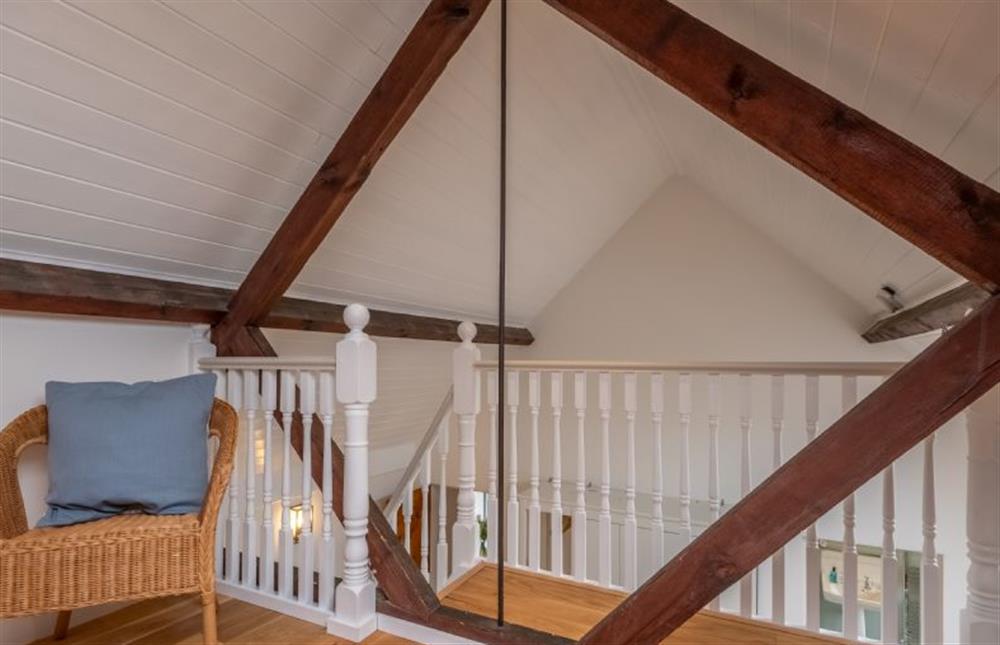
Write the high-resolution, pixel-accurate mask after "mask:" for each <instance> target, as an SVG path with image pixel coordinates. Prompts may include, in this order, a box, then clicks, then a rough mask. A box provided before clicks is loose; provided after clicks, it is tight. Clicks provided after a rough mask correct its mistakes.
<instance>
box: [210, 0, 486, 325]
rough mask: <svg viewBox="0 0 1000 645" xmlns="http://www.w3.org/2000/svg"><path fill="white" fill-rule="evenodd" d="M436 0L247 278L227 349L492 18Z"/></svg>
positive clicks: (231, 317) (472, 3) (478, 8)
mask: <svg viewBox="0 0 1000 645" xmlns="http://www.w3.org/2000/svg"><path fill="white" fill-rule="evenodd" d="M488 4H489V0H431V2H430V4H429V5H428V6H427V9H426V10H425V11H424V13H423V15H422V16H421V17H420V19H419V20H418V21H417V23H416V25H414V27H413V30H412V31H411V32H410V34H409V36H407V38H406V41H405V42H403V45H402V46H401V47H400V48H399V51H398V52H396V55H395V56H394V57H393V59H392V61H391V62H390V63H389V66H388V67H387V68H386V70H385V72H384V73H383V74H382V77H381V78H380V79H379V80H378V83H376V84H375V87H373V88H372V91H371V93H370V94H369V95H368V98H367V99H366V100H365V102H364V103H363V104H362V105H361V108H360V109H358V111H357V113H356V114H355V115H354V118H353V119H352V120H351V122H350V124H349V125H348V126H347V129H346V130H345V131H344V133H343V134H342V135H341V136H340V139H339V140H338V141H337V143H336V145H335V146H334V148H333V151H332V152H330V155H329V156H328V157H327V158H326V161H324V162H323V165H322V166H320V169H319V171H318V172H317V173H316V176H315V177H313V179H312V181H310V182H309V185H308V186H306V189H305V192H303V193H302V196H301V197H299V200H298V201H297V202H296V203H295V206H294V207H292V210H291V211H290V212H289V213H288V215H287V217H285V220H284V221H283V222H282V224H281V226H280V227H279V228H278V231H277V232H276V233H275V234H274V237H273V238H272V239H271V242H270V243H269V244H268V245H267V248H266V249H264V252H263V254H261V256H260V257H259V258H258V259H257V262H256V263H255V264H254V266H253V268H252V269H251V270H250V273H248V274H247V276H246V278H245V279H244V281H243V284H242V285H240V288H239V290H238V291H237V292H236V294H235V295H234V296H233V298H232V300H231V301H230V303H229V313H228V314H227V315H226V317H225V318H224V319H223V320H222V322H221V323H220V324H219V325H218V337H219V339H220V340H221V341H222V342H225V341H226V340H228V338H229V337H230V335H232V334H235V333H237V330H238V329H240V328H241V327H244V326H246V325H249V324H257V323H260V322H262V320H263V319H264V318H265V317H266V316H267V315H268V313H269V312H270V311H271V309H272V308H273V307H274V305H275V304H277V302H278V300H279V299H280V298H281V296H282V295H283V294H284V293H285V291H287V290H288V287H289V286H291V284H292V282H293V281H294V280H295V277H296V276H297V275H298V274H299V272H300V271H301V270H302V267H304V266H305V264H306V261H308V260H309V258H310V256H312V254H313V252H315V251H316V249H317V248H318V247H319V245H320V243H321V242H322V241H323V239H324V238H326V235H327V233H329V232H330V229H331V228H333V225H334V224H335V223H336V222H337V219H338V218H340V216H341V214H342V213H343V212H344V209H346V208H347V205H348V204H349V203H350V202H351V199H352V198H353V197H354V195H355V194H356V193H357V192H358V190H359V189H360V188H361V186H362V184H364V182H365V180H366V179H367V178H368V175H369V174H370V173H371V171H372V169H373V168H374V167H375V164H376V162H378V160H379V158H380V157H381V156H382V153H383V152H385V149H386V148H387V147H388V146H389V144H390V143H391V142H392V140H393V139H394V138H395V137H396V134H398V133H399V131H400V129H402V127H403V125H404V124H405V123H406V121H407V120H408V119H409V118H410V116H411V115H412V114H413V112H414V111H415V110H416V109H417V106H418V105H419V104H420V102H421V101H422V100H423V98H424V96H426V95H427V93H428V92H429V91H430V89H431V86H432V85H433V84H434V81H435V80H437V78H438V76H440V75H441V73H442V72H443V71H444V68H445V66H446V65H447V64H448V61H449V60H451V57H452V56H453V55H454V54H455V52H457V51H458V49H459V47H461V46H462V43H463V42H465V38H466V37H467V36H468V35H469V33H470V32H471V31H472V29H473V27H475V26H476V23H477V22H479V18H480V17H481V16H482V15H483V12H484V11H485V10H486V6H487V5H488Z"/></svg>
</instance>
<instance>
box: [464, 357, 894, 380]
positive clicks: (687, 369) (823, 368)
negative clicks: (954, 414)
mask: <svg viewBox="0 0 1000 645" xmlns="http://www.w3.org/2000/svg"><path fill="white" fill-rule="evenodd" d="M903 365H905V363H901V362H858V363H761V362H757V363H693V362H686V363H685V362H678V363H632V362H621V361H583V360H517V361H504V366H505V367H506V368H507V369H513V370H525V371H539V372H549V371H563V372H682V373H699V374H769V375H780V374H784V375H793V374H797V375H801V376H889V375H891V374H894V373H895V372H896V371H898V370H899V369H900V368H901V367H903ZM475 366H476V367H478V368H482V369H491V368H493V369H495V368H496V367H497V362H496V361H477V362H476V363H475Z"/></svg>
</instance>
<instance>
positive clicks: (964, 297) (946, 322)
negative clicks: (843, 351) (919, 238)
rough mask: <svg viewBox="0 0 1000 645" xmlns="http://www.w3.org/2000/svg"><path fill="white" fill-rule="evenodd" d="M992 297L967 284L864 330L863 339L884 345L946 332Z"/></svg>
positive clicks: (897, 313) (888, 317) (886, 318)
mask: <svg viewBox="0 0 1000 645" xmlns="http://www.w3.org/2000/svg"><path fill="white" fill-rule="evenodd" d="M989 297H990V294H989V292H987V291H985V290H983V289H981V288H980V287H978V286H977V285H974V284H972V283H971V282H966V283H965V284H963V285H961V286H958V287H955V288H954V289H951V290H950V291H946V292H944V293H942V294H940V295H937V296H934V297H933V298H930V299H929V300H925V301H924V302H921V303H920V304H919V305H914V306H913V307H909V308H907V309H903V310H901V311H897V312H896V313H894V314H892V315H891V316H886V317H885V318H883V319H882V320H879V321H878V322H876V323H875V324H874V325H872V326H871V327H869V328H868V329H867V330H865V332H864V333H863V334H861V336H862V337H863V338H864V339H865V340H867V341H868V342H869V343H882V342H885V341H887V340H896V339H898V338H906V337H907V336H916V335H917V334H925V333H927V332H929V331H934V330H937V329H947V328H948V327H951V326H952V325H954V324H956V323H958V322H959V321H960V320H962V318H964V317H965V316H966V315H967V314H968V313H969V311H971V310H973V309H975V308H976V307H978V306H979V305H981V304H982V303H983V302H985V301H986V299H987V298H989Z"/></svg>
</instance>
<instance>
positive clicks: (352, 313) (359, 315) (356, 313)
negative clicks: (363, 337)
mask: <svg viewBox="0 0 1000 645" xmlns="http://www.w3.org/2000/svg"><path fill="white" fill-rule="evenodd" d="M370 319H371V314H369V313H368V307H365V306H364V305H359V304H358V303H354V304H352V305H347V308H346V309H344V324H345V325H347V328H348V329H349V330H351V333H352V334H354V333H357V332H361V331H364V329H365V327H366V326H367V325H368V321H369V320H370Z"/></svg>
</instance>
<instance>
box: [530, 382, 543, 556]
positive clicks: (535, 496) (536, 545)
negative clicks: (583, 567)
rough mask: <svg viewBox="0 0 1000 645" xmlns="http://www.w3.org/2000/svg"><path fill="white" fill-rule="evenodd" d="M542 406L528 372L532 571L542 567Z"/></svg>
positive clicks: (539, 386) (536, 385) (539, 388)
mask: <svg viewBox="0 0 1000 645" xmlns="http://www.w3.org/2000/svg"><path fill="white" fill-rule="evenodd" d="M541 406H542V383H541V375H540V374H539V373H538V372H529V373H528V407H529V409H530V410H531V446H530V448H531V470H530V475H529V479H528V484H529V487H530V489H529V490H530V496H529V498H528V566H529V567H530V568H531V569H532V570H533V571H539V570H541V568H542V502H541V496H540V494H539V491H538V486H539V472H538V471H539V466H538V452H539V446H538V415H539V414H540V412H541V409H542V408H541Z"/></svg>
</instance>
